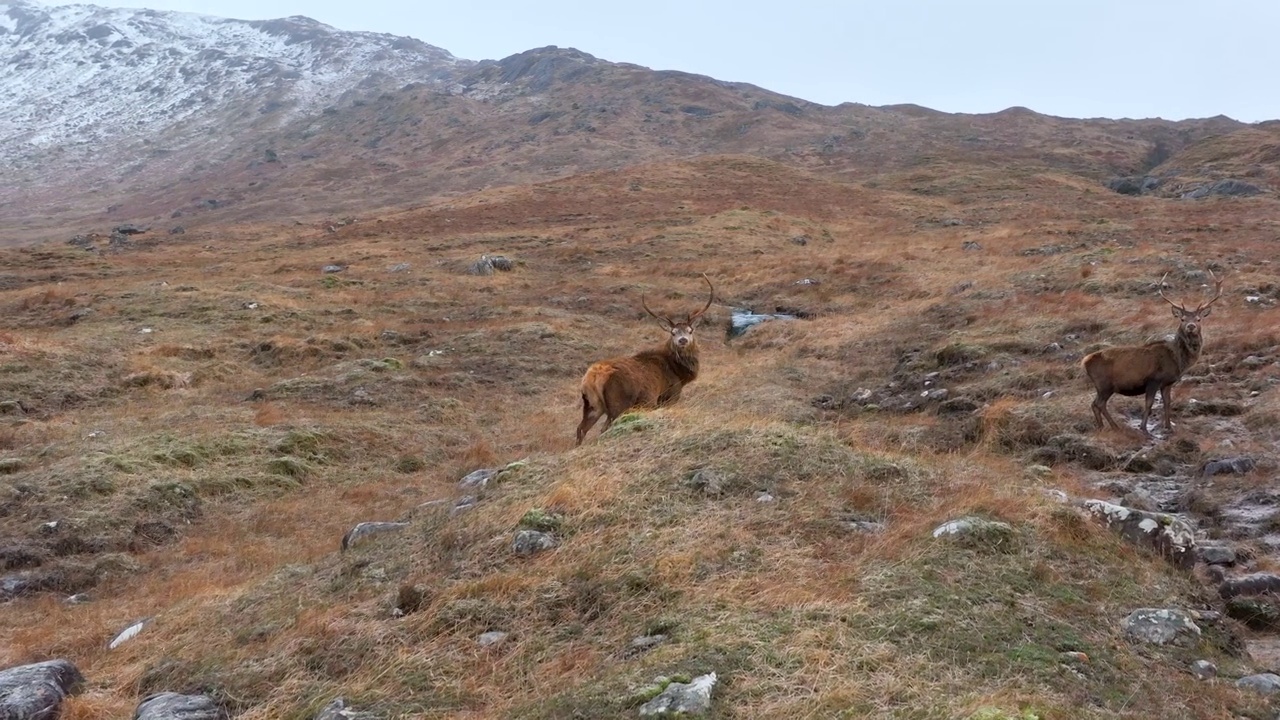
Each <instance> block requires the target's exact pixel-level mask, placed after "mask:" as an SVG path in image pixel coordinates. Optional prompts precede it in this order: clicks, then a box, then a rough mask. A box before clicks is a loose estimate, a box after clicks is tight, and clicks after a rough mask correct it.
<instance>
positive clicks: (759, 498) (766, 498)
mask: <svg viewBox="0 0 1280 720" xmlns="http://www.w3.org/2000/svg"><path fill="white" fill-rule="evenodd" d="M773 501H774V497H773V495H771V494H770V493H769V492H767V491H765V490H761V491H760V494H759V495H756V502H762V503H771V502H773Z"/></svg>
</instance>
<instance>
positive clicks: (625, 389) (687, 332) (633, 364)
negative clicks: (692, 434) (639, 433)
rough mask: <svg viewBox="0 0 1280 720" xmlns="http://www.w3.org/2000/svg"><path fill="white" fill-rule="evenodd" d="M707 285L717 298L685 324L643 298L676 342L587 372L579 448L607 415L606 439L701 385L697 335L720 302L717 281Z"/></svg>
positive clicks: (646, 307) (599, 364)
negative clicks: (626, 419) (614, 428)
mask: <svg viewBox="0 0 1280 720" xmlns="http://www.w3.org/2000/svg"><path fill="white" fill-rule="evenodd" d="M702 279H703V280H706V281H707V288H708V289H709V290H710V292H711V294H710V297H708V298H707V304H706V305H703V306H702V309H701V310H698V311H697V312H693V313H690V314H688V315H686V316H685V317H683V318H677V319H672V318H669V317H666V316H664V315H659V314H657V313H655V312H654V311H652V310H650V309H649V305H648V304H647V303H645V300H644V296H643V295H641V296H640V305H641V306H643V307H644V310H645V312H647V313H649V314H650V315H652V316H653V317H654V318H656V319H657V321H658V323H659V324H660V325H661V326H662V329H663V330H666V331H667V332H668V333H670V337H668V338H667V341H666V342H665V343H663V344H662V345H660V346H659V347H656V348H653V349H651V350H644V351H642V352H639V353H636V354H635V355H632V356H630V357H617V358H610V359H608V360H601V361H599V362H596V363H593V364H592V365H591V367H589V368H587V373H586V374H585V375H583V376H582V422H581V423H579V424H578V445H581V444H582V439H583V438H584V437H586V436H587V432H588V431H589V430H591V428H592V426H594V425H595V424H596V421H598V420H599V419H600V416H601V415H604V416H605V421H604V428H602V429H601V430H600V432H602V433H603V432H604V431H606V430H608V429H609V426H610V425H612V424H613V421H614V420H617V419H618V416H619V415H621V414H623V413H624V412H626V411H627V410H630V409H631V408H633V407H642V408H657V407H662V406H664V405H670V404H671V403H674V402H675V401H677V400H679V399H680V391H681V390H682V389H683V388H684V386H685V385H688V384H689V383H691V382H693V381H694V380H696V379H698V341H697V339H696V338H695V337H694V336H693V329H694V327H696V325H697V321H698V318H700V317H702V314H703V313H705V312H706V311H707V309H708V308H710V307H711V302H712V301H713V300H714V299H715V296H716V289H715V287H714V286H713V285H712V284H711V280H710V279H708V278H707V276H706V275H705V274H703V276H702Z"/></svg>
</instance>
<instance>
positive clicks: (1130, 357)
mask: <svg viewBox="0 0 1280 720" xmlns="http://www.w3.org/2000/svg"><path fill="white" fill-rule="evenodd" d="M1209 276H1210V277H1212V278H1213V281H1214V285H1215V288H1214V296H1213V298H1212V299H1210V300H1209V302H1207V303H1202V304H1200V305H1197V306H1196V309H1195V310H1188V309H1186V308H1185V307H1183V306H1182V305H1180V304H1178V303H1175V302H1174V301H1172V300H1170V299H1169V298H1167V297H1165V295H1164V280H1165V278H1167V277H1169V273H1165V274H1164V277H1162V278H1160V297H1162V298H1164V301H1165V302H1167V303H1169V304H1170V305H1172V306H1173V316H1174V317H1176V318H1178V321H1179V323H1180V324H1179V325H1178V332H1177V334H1176V335H1174V337H1173V339H1172V340H1159V341H1156V342H1150V343H1147V344H1146V345H1127V346H1123V347H1112V348H1107V349H1105V350H1099V351H1098V352H1095V353H1090V354H1089V355H1086V356H1085V358H1084V360H1083V361H1082V362H1081V365H1082V366H1083V367H1084V371H1085V373H1086V374H1087V375H1088V376H1089V379H1090V380H1092V381H1093V386H1094V388H1095V389H1096V390H1097V391H1098V396H1097V397H1095V398H1094V400H1093V419H1094V421H1095V422H1096V423H1097V426H1098V428H1099V429H1101V428H1102V420H1103V419H1104V418H1105V419H1106V421H1107V422H1108V423H1110V424H1111V427H1112V428H1114V429H1117V430H1119V429H1120V428H1119V426H1118V425H1116V421H1115V419H1114V418H1112V417H1111V413H1110V412H1108V410H1107V400H1108V399H1110V397H1111V396H1112V395H1113V394H1115V393H1119V394H1121V395H1126V396H1129V397H1135V396H1138V395H1143V394H1145V395H1146V396H1147V398H1146V404H1145V405H1144V406H1143V408H1142V434H1143V435H1145V436H1147V437H1151V432H1150V431H1149V430H1147V419H1148V418H1149V417H1150V416H1151V406H1152V404H1154V403H1155V400H1156V392H1157V391H1159V392H1160V402H1161V405H1162V406H1163V408H1164V411H1163V415H1164V429H1165V430H1166V431H1170V430H1172V429H1173V426H1172V424H1171V423H1170V421H1169V415H1170V404H1169V391H1170V389H1171V388H1172V387H1173V385H1174V384H1175V383H1177V382H1178V381H1179V380H1181V379H1182V374H1183V373H1185V372H1186V371H1187V368H1190V367H1191V366H1192V365H1194V364H1195V362H1196V359H1197V358H1199V357H1200V348H1201V347H1203V346H1204V338H1203V336H1202V335H1201V334H1200V321H1201V320H1203V319H1204V318H1206V317H1209V307H1210V306H1211V305H1213V303H1214V302H1216V301H1217V300H1218V298H1220V297H1222V281H1221V280H1219V279H1218V277H1217V276H1216V275H1214V274H1213V271H1212V270H1211V271H1209Z"/></svg>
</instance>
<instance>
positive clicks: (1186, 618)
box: [1123, 608, 1200, 645]
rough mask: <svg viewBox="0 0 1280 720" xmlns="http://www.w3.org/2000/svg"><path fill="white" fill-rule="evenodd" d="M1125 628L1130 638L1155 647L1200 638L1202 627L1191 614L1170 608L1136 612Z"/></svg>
mask: <svg viewBox="0 0 1280 720" xmlns="http://www.w3.org/2000/svg"><path fill="white" fill-rule="evenodd" d="M1123 626H1124V632H1125V634H1126V635H1128V636H1129V637H1131V638H1133V639H1134V640H1139V641H1141V642H1145V643H1151V644H1153V645H1167V644H1169V643H1174V644H1179V643H1182V642H1184V641H1186V640H1190V639H1191V638H1193V637H1199V636H1200V627H1199V626H1198V625H1196V624H1195V621H1193V620H1192V619H1191V616H1190V615H1189V614H1187V613H1185V612H1183V611H1181V610H1173V609H1169V608H1141V609H1138V610H1134V611H1133V612H1132V613H1130V614H1129V617H1127V618H1125V620H1124V624H1123Z"/></svg>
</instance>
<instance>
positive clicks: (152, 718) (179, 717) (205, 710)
mask: <svg viewBox="0 0 1280 720" xmlns="http://www.w3.org/2000/svg"><path fill="white" fill-rule="evenodd" d="M226 719H227V712H226V710H223V709H222V708H221V707H219V706H218V704H217V703H215V702H214V701H213V698H210V697H209V696H207V695H179V694H178V693H172V692H163V693H159V694H156V695H151V696H148V697H147V698H145V699H143V701H142V702H141V703H140V704H139V705H138V709H137V710H135V711H134V713H133V720H226Z"/></svg>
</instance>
